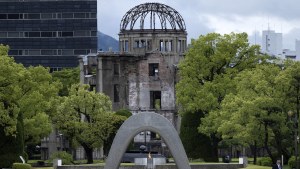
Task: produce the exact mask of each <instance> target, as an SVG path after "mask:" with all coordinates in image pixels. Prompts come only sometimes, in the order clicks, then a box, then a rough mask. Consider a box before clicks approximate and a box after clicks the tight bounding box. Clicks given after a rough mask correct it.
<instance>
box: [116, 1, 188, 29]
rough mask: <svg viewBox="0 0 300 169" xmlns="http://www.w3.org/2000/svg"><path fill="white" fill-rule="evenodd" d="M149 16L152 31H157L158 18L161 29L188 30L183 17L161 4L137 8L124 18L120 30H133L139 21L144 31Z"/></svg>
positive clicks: (147, 4) (144, 5)
mask: <svg viewBox="0 0 300 169" xmlns="http://www.w3.org/2000/svg"><path fill="white" fill-rule="evenodd" d="M147 16H149V17H150V18H149V21H150V29H156V27H155V23H156V21H155V19H156V17H157V16H158V18H159V20H160V24H161V29H174V30H177V29H179V30H182V31H185V30H186V27H185V23H184V20H183V18H182V16H181V15H180V14H179V13H178V12H177V11H176V10H175V9H173V8H171V7H170V6H167V5H164V4H160V3H145V4H141V5H138V6H135V7H134V8H132V9H131V10H129V11H128V12H127V13H126V14H125V15H124V16H123V18H122V21H121V24H120V29H121V30H126V29H127V27H128V26H129V29H130V30H133V29H134V26H135V24H136V22H137V21H138V19H139V20H140V29H141V30H142V29H144V23H145V19H146V17H147ZM167 22H168V23H167ZM168 25H170V26H171V28H167V26H168Z"/></svg>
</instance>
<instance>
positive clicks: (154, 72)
mask: <svg viewBox="0 0 300 169" xmlns="http://www.w3.org/2000/svg"><path fill="white" fill-rule="evenodd" d="M158 66H159V64H158V63H149V76H158Z"/></svg>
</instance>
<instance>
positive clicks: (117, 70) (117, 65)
mask: <svg viewBox="0 0 300 169" xmlns="http://www.w3.org/2000/svg"><path fill="white" fill-rule="evenodd" d="M114 75H116V76H118V75H120V64H118V63H115V64H114Z"/></svg>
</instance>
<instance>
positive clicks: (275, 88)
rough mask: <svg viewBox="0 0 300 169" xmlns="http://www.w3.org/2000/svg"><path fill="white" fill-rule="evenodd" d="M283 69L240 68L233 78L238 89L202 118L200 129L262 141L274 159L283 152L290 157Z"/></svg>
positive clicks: (243, 141) (244, 142)
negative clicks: (218, 107) (217, 107)
mask: <svg viewBox="0 0 300 169" xmlns="http://www.w3.org/2000/svg"><path fill="white" fill-rule="evenodd" d="M281 73H282V70H281V68H280V67H279V66H277V65H274V64H262V65H258V66H257V67H256V68H253V69H251V70H246V71H244V72H241V73H240V74H239V75H238V76H237V77H236V78H235V79H234V81H235V82H236V84H237V89H236V91H237V92H236V93H231V94H228V95H226V97H225V99H224V100H223V102H222V103H221V109H219V110H215V111H214V112H212V113H210V114H209V115H208V116H207V117H206V118H205V119H203V120H202V126H200V130H201V131H202V132H203V133H207V134H208V133H211V132H213V131H214V132H217V133H218V135H220V136H221V137H222V139H223V140H226V141H229V142H237V143H238V144H240V145H244V146H249V145H254V144H258V145H263V147H264V148H265V149H266V151H267V153H268V155H269V156H270V158H271V159H272V161H273V162H275V161H276V159H277V158H278V157H279V156H278V155H281V154H283V155H284V156H285V157H287V158H286V159H288V158H289V157H290V152H289V151H288V149H287V148H288V147H289V144H290V143H289V142H290V135H289V128H288V126H287V111H286V109H287V106H288V105H287V104H286V99H285V98H284V97H283V96H284V93H283V92H282V90H279V88H281V86H282V84H280V83H277V79H278V75H279V74H281ZM274 149H276V150H277V151H276V152H274V151H272V150H274Z"/></svg>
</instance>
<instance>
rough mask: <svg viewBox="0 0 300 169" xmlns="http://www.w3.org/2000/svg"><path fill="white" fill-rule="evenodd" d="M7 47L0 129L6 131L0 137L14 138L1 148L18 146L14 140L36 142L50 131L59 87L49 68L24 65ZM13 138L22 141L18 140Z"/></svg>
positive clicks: (2, 59)
mask: <svg viewBox="0 0 300 169" xmlns="http://www.w3.org/2000/svg"><path fill="white" fill-rule="evenodd" d="M8 50H9V48H8V47H7V46H3V45H0V72H1V74H0V128H1V130H3V131H4V132H3V133H1V134H2V136H1V137H7V138H8V140H9V139H11V141H6V142H5V143H3V144H4V145H1V146H0V147H2V148H4V147H6V146H17V145H11V144H14V143H15V144H20V143H22V144H23V145H24V142H25V143H36V142H38V141H40V139H41V138H42V137H45V136H47V135H48V134H49V133H50V132H51V120H50V118H49V115H50V114H51V113H53V111H55V108H54V107H55V105H54V104H53V100H55V98H56V97H57V93H58V90H59V88H60V83H58V82H56V81H53V80H52V76H51V74H49V70H48V69H46V68H43V67H41V66H38V67H29V68H25V67H24V66H23V65H22V64H18V63H16V62H15V61H14V59H13V58H12V57H9V56H8ZM20 133H22V134H20ZM14 138H15V139H17V140H20V141H19V142H18V143H16V142H15V141H13V140H14ZM20 149H24V147H20ZM23 151H24V150H22V151H19V152H23ZM0 152H1V153H7V152H4V151H2V150H1V151H0ZM15 156H17V157H18V155H17V154H15Z"/></svg>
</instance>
